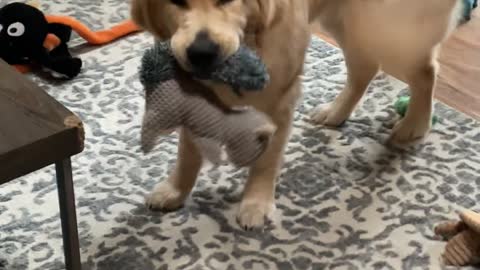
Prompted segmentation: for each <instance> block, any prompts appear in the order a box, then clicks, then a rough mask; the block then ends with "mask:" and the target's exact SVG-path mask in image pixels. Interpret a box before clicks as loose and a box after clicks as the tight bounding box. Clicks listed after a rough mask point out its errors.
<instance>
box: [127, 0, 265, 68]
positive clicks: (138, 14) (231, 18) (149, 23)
mask: <svg viewBox="0 0 480 270" xmlns="http://www.w3.org/2000/svg"><path fill="white" fill-rule="evenodd" d="M274 1H275V0H132V17H133V20H134V21H135V22H136V23H137V24H138V25H140V26H141V27H143V28H144V29H145V30H147V31H149V32H150V33H152V34H153V35H154V36H156V37H157V38H159V39H163V40H164V39H171V45H172V49H173V53H174V55H175V57H176V58H177V61H178V62H179V63H180V65H181V66H182V67H183V68H184V69H186V70H187V71H193V70H195V71H200V72H202V71H205V72H208V70H210V69H212V68H213V67H214V66H215V65H217V64H219V63H222V61H224V60H225V59H226V58H227V57H228V56H230V55H232V54H233V53H235V52H236V51H237V50H238V48H239V46H240V44H241V42H242V39H243V36H244V30H245V27H246V25H247V23H252V22H251V20H256V21H258V22H254V23H255V24H258V25H260V24H262V23H264V22H267V21H268V20H269V16H270V15H269V14H270V13H271V9H272V8H271V7H272V6H273V4H272V3H274ZM267 3H268V5H267ZM264 13H266V14H264ZM258 18H265V20H264V19H260V20H258Z"/></svg>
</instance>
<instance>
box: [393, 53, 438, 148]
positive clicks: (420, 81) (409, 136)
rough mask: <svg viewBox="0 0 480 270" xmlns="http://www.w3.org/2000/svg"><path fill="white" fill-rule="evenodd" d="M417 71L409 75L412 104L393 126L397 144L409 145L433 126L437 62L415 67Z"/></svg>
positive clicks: (394, 140)
mask: <svg viewBox="0 0 480 270" xmlns="http://www.w3.org/2000/svg"><path fill="white" fill-rule="evenodd" d="M412 70H414V71H415V73H412V75H410V76H408V84H409V86H410V93H411V97H410V104H409V106H408V109H407V113H406V115H405V117H404V118H403V119H401V120H400V121H399V122H398V123H397V124H396V125H395V127H394V128H393V133H392V136H391V142H392V143H394V144H396V145H400V146H402V145H409V144H411V143H415V142H417V141H419V140H420V139H422V138H423V137H424V136H425V135H426V134H427V133H428V131H429V130H430V128H431V123H432V122H431V117H432V106H433V90H434V87H435V81H436V74H437V64H436V63H435V62H434V61H429V62H427V63H426V64H424V65H422V66H420V67H418V68H413V69H412Z"/></svg>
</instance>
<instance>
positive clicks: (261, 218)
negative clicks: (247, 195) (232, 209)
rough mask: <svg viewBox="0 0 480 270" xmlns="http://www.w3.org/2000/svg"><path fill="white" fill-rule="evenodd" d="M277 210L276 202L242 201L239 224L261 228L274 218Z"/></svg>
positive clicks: (245, 226)
mask: <svg viewBox="0 0 480 270" xmlns="http://www.w3.org/2000/svg"><path fill="white" fill-rule="evenodd" d="M274 211H275V204H274V203H273V202H270V201H261V200H258V201H252V200H247V201H245V200H244V201H242V203H241V204H240V209H239V211H238V214H237V221H238V224H239V225H240V226H241V227H242V228H244V229H246V230H252V229H259V228H262V227H263V226H264V225H265V222H266V221H268V220H270V219H271V218H272V215H273V212H274Z"/></svg>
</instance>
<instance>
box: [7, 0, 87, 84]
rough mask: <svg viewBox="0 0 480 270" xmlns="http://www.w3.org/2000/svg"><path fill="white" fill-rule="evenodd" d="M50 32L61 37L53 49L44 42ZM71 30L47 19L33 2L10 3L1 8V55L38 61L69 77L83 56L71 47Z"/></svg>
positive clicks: (23, 61)
mask: <svg viewBox="0 0 480 270" xmlns="http://www.w3.org/2000/svg"><path fill="white" fill-rule="evenodd" d="M49 34H53V35H55V36H56V37H57V38H58V39H59V40H60V43H59V44H58V45H57V46H55V47H54V48H51V49H49V48H47V47H46V46H45V45H44V44H45V41H46V39H47V36H48V35H49ZM71 34H72V28H71V27H69V26H67V25H64V24H59V23H48V21H47V19H46V17H45V15H44V14H43V13H42V12H41V11H40V10H38V9H37V8H35V7H33V6H30V5H27V4H23V3H11V4H8V5H6V6H4V7H3V8H1V9H0V58H2V59H3V60H5V61H6V62H7V63H9V64H11V65H23V64H39V65H41V66H43V67H45V68H47V69H50V70H52V71H54V72H56V73H58V74H61V75H63V76H66V77H67V78H73V77H75V76H77V75H78V73H80V69H81V67H82V60H81V59H80V58H76V57H72V55H71V54H70V52H69V50H68V46H67V42H68V41H69V40H70V37H71Z"/></svg>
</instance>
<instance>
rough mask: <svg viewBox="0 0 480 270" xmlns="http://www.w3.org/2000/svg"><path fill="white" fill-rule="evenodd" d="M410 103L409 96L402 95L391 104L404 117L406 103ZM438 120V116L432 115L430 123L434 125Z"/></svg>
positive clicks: (406, 107)
mask: <svg viewBox="0 0 480 270" xmlns="http://www.w3.org/2000/svg"><path fill="white" fill-rule="evenodd" d="M409 104H410V97H409V96H403V97H400V98H399V99H398V100H397V102H395V104H394V105H393V106H394V107H395V111H396V112H397V113H398V114H399V115H400V116H401V117H405V114H406V113H407V109H408V105H409ZM437 122H438V117H437V116H436V115H433V116H432V125H435V124H436V123H437Z"/></svg>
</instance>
